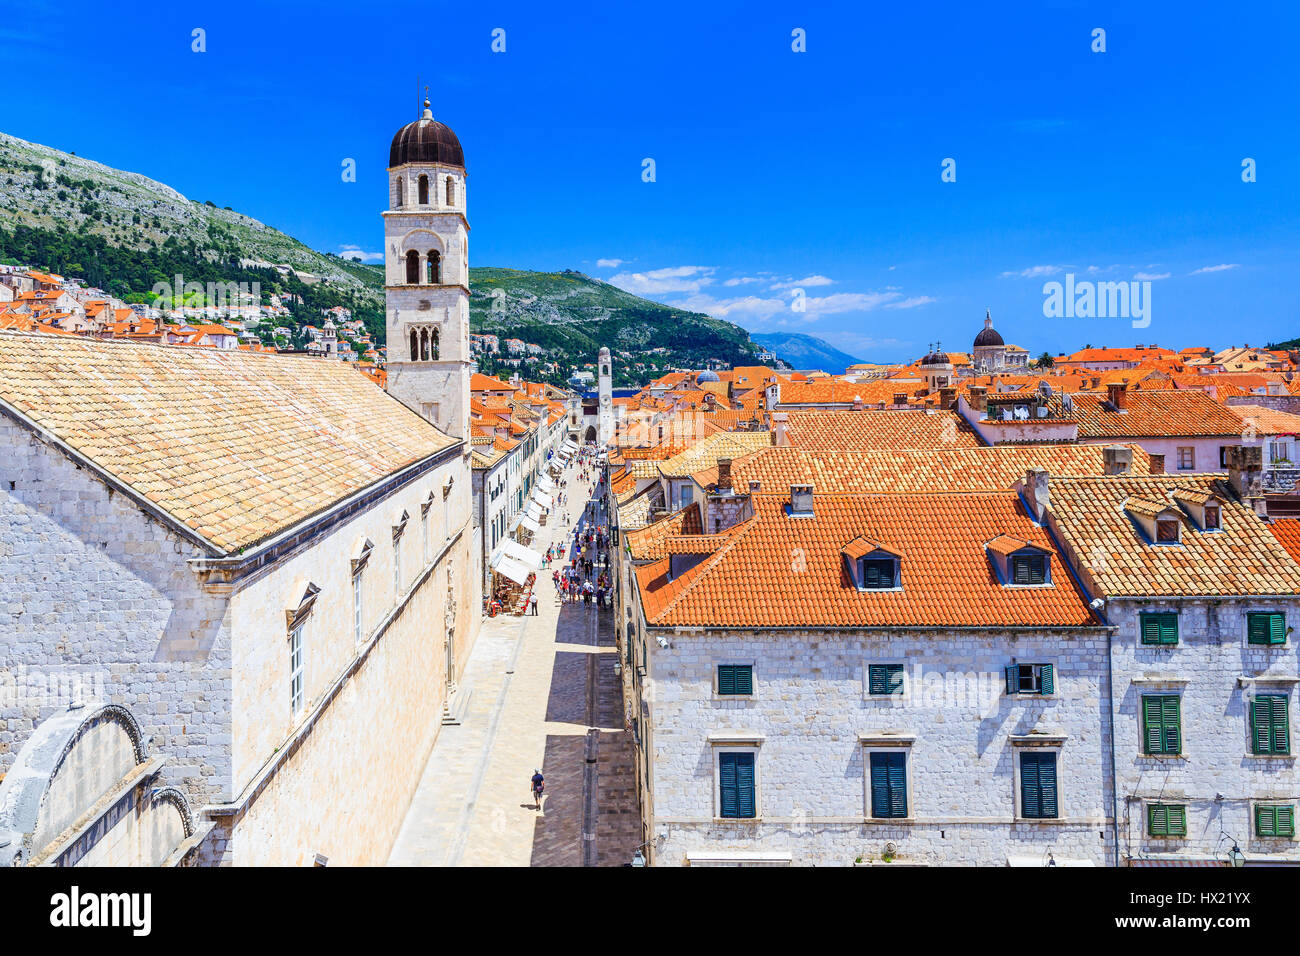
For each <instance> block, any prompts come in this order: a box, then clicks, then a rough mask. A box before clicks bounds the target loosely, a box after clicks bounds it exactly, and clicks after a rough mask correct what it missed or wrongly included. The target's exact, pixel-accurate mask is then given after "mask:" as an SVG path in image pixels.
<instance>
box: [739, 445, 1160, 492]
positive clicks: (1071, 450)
mask: <svg viewBox="0 0 1300 956" xmlns="http://www.w3.org/2000/svg"><path fill="white" fill-rule="evenodd" d="M1126 447H1128V448H1129V449H1130V450H1131V451H1132V453H1133V463H1132V469H1133V471H1134V473H1135V474H1139V475H1147V474H1150V473H1151V457H1150V456H1149V455H1148V454H1147V453H1146V452H1145V451H1143V450H1142V448H1141V447H1140V446H1138V445H1129V446H1126ZM1105 448H1106V446H1105V445H994V446H984V447H980V448H937V449H927V450H923V451H920V450H911V449H905V450H902V451H865V452H863V451H851V452H844V451H817V450H809V449H802V448H794V447H790V448H769V449H765V450H762V451H758V452H755V453H754V454H752V455H747V456H745V457H744V458H738V459H736V460H735V461H733V462H732V464H731V483H732V487H733V488H735V489H736V490H737V491H747V490H749V487H750V483H751V482H754V481H757V482H759V489H760V491H759V493H760V494H776V495H788V494H789V493H790V486H791V485H794V484H811V485H813V486H814V487H815V488H816V489H817V490H818V491H819V492H826V493H836V494H838V493H843V494H852V493H862V494H865V493H885V492H908V491H915V492H939V491H961V490H965V491H1000V490H1006V489H1009V488H1012V487H1013V486H1014V485H1015V484H1016V482H1017V481H1020V480H1022V479H1023V478H1024V477H1025V472H1026V471H1027V470H1028V469H1030V468H1043V469H1045V470H1046V471H1047V472H1048V473H1049V474H1053V475H1076V476H1084V475H1102V474H1105V465H1104V456H1105Z"/></svg>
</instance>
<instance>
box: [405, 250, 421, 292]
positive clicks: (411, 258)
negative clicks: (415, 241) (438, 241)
mask: <svg viewBox="0 0 1300 956" xmlns="http://www.w3.org/2000/svg"><path fill="white" fill-rule="evenodd" d="M419 281H420V254H419V253H418V252H416V251H415V250H414V249H412V250H411V251H410V252H408V253H407V254H406V284H407V285H417V284H418V283H419Z"/></svg>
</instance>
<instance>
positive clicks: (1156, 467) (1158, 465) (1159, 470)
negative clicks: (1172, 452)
mask: <svg viewBox="0 0 1300 956" xmlns="http://www.w3.org/2000/svg"><path fill="white" fill-rule="evenodd" d="M1149 457H1150V458H1151V474H1153V475H1163V474H1164V473H1165V456H1164V455H1151V456H1149Z"/></svg>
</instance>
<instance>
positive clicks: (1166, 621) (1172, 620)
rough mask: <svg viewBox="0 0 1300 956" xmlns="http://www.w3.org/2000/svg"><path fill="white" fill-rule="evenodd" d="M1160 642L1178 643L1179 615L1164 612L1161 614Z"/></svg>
mask: <svg viewBox="0 0 1300 956" xmlns="http://www.w3.org/2000/svg"><path fill="white" fill-rule="evenodd" d="M1160 618H1161V619H1160V643H1161V644H1177V643H1178V615H1177V614H1162V615H1161V616H1160Z"/></svg>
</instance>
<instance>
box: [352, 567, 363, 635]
mask: <svg viewBox="0 0 1300 956" xmlns="http://www.w3.org/2000/svg"><path fill="white" fill-rule="evenodd" d="M364 633H365V631H364V625H363V624H362V611H361V575H360V574H354V575H352V639H353V640H354V641H355V642H356V643H357V644H360V643H361V638H362V636H363V635H364Z"/></svg>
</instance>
